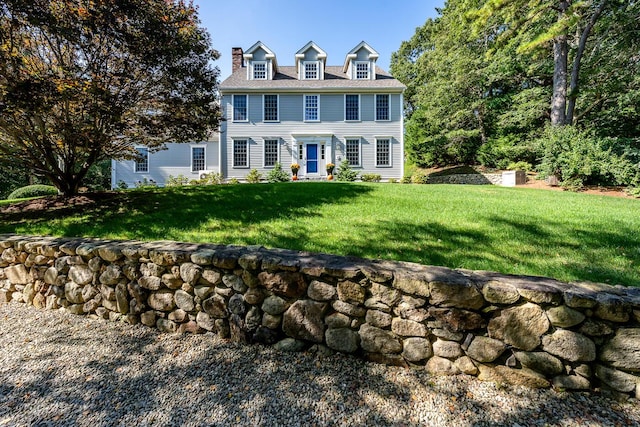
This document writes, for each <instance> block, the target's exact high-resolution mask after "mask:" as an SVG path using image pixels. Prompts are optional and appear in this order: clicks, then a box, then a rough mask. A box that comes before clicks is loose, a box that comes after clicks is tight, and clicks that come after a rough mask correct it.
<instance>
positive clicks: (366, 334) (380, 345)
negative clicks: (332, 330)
mask: <svg viewBox="0 0 640 427" xmlns="http://www.w3.org/2000/svg"><path fill="white" fill-rule="evenodd" d="M358 333H359V334H360V346H361V347H362V348H363V350H365V351H368V352H370V353H400V352H401V351H402V343H401V342H400V340H399V339H398V338H397V337H396V336H395V335H394V334H393V333H392V332H390V331H385V330H384V329H380V328H376V327H374V326H371V325H368V324H366V323H365V324H363V325H361V326H360V330H359V331H358Z"/></svg>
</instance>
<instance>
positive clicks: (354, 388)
mask: <svg viewBox="0 0 640 427" xmlns="http://www.w3.org/2000/svg"><path fill="white" fill-rule="evenodd" d="M0 349H1V350H0V426H49V425H55V426H58V425H73V426H76V425H79V426H112V425H120V426H136V425H138V426H147V425H149V426H151V425H152V426H169V425H171V426H174V425H175V426H180V425H189V426H200V425H215V426H233V425H241V426H297V425H301V426H313V425H318V426H324V425H331V426H360V425H375V426H385V425H396V426H456V427H457V426H482V425H495V426H503V425H507V426H546V425H560V426H576V425H580V426H600V425H605V426H617V425H620V426H640V405H638V404H637V402H636V401H630V402H629V403H624V404H621V403H617V402H616V401H614V400H612V399H610V398H608V397H606V396H603V395H599V394H591V395H590V394H584V393H558V392H555V391H552V390H529V389H525V388H520V387H499V386H497V385H495V384H492V383H484V382H480V381H477V380H475V379H473V378H470V377H465V376H457V377H430V376H429V375H427V374H426V373H425V372H424V371H421V370H406V369H401V368H394V367H385V366H382V365H376V364H371V363H364V362H361V361H358V360H356V359H354V358H351V357H348V356H342V355H336V356H330V357H324V358H323V357H321V356H319V355H314V354H308V353H296V354H291V353H279V352H276V351H274V350H272V349H270V348H265V347H261V346H242V345H236V344H233V343H229V342H227V341H224V340H221V339H219V338H218V337H217V336H215V335H212V334H206V335H195V336H194V335H182V336H180V335H170V334H159V333H157V332H156V331H155V330H152V329H150V328H146V327H143V326H134V327H132V326H130V325H126V324H121V323H110V322H106V321H102V320H90V319H86V318H84V317H81V316H74V315H71V314H67V313H64V312H61V311H39V310H36V309H35V308H33V307H26V306H23V305H18V304H0Z"/></svg>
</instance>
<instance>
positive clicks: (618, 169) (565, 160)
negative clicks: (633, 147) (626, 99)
mask: <svg viewBox="0 0 640 427" xmlns="http://www.w3.org/2000/svg"><path fill="white" fill-rule="evenodd" d="M538 144H539V145H540V149H541V151H542V152H543V157H542V162H541V163H540V165H539V167H538V169H539V171H540V173H541V176H542V177H543V178H544V177H547V176H550V175H555V176H557V177H558V179H560V181H561V185H562V186H563V187H565V188H568V189H580V188H582V187H583V186H585V185H629V184H634V183H640V168H639V167H638V165H637V164H634V163H632V162H631V161H629V159H628V158H627V156H625V155H624V154H618V153H617V152H616V150H615V149H616V148H617V149H618V150H619V141H618V140H617V139H614V138H602V137H598V136H595V135H594V134H593V133H592V132H588V131H580V130H578V129H576V128H575V127H572V126H564V127H549V128H548V129H546V131H545V133H544V134H543V135H542V137H540V139H539V140H538Z"/></svg>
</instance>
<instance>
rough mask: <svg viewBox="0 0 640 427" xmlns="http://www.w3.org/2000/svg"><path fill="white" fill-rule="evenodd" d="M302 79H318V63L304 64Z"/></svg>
mask: <svg viewBox="0 0 640 427" xmlns="http://www.w3.org/2000/svg"><path fill="white" fill-rule="evenodd" d="M304 78H305V79H311V80H313V79H317V78H318V63H317V62H305V63H304Z"/></svg>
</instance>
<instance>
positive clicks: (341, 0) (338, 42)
mask: <svg viewBox="0 0 640 427" xmlns="http://www.w3.org/2000/svg"><path fill="white" fill-rule="evenodd" d="M444 2H445V0H395V1H393V0H319V1H303V0H243V1H238V0H194V3H195V4H196V5H197V6H198V9H199V16H200V20H201V22H202V26H204V27H205V28H206V29H207V30H208V32H209V34H210V35H211V42H212V45H213V47H214V48H215V49H216V50H218V51H219V52H220V59H218V60H217V61H215V63H214V64H215V65H216V66H218V68H220V81H224V79H226V78H227V77H229V75H230V74H231V48H232V47H241V48H243V49H244V50H247V49H248V48H250V47H251V46H252V45H253V44H254V43H256V42H257V41H258V40H260V41H261V42H263V43H264V44H266V45H267V47H269V49H271V51H272V52H274V53H275V54H276V58H277V60H278V65H281V66H284V65H294V55H295V53H296V52H297V51H298V50H299V49H300V48H302V47H303V46H304V45H306V44H307V43H308V42H309V41H311V40H313V41H314V42H315V43H316V44H317V45H318V46H319V47H320V48H321V49H323V50H324V51H325V52H326V53H327V65H343V64H344V60H345V57H346V55H347V53H348V52H349V51H350V50H351V49H353V48H354V47H356V46H357V45H358V44H359V43H360V42H361V41H363V40H364V41H366V42H367V43H368V44H369V46H371V47H372V48H373V49H374V50H376V51H377V52H378V53H379V54H380V57H379V58H378V62H377V64H378V66H379V67H381V68H382V69H383V70H386V71H389V64H390V62H391V54H392V53H393V52H395V51H397V50H398V48H399V47H400V44H401V43H402V42H403V41H405V40H409V39H410V38H411V37H412V36H413V34H414V33H415V30H416V28H417V27H420V26H422V25H423V24H424V23H425V21H426V20H427V19H428V18H435V17H436V16H437V15H438V13H437V11H436V8H442V7H444Z"/></svg>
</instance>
